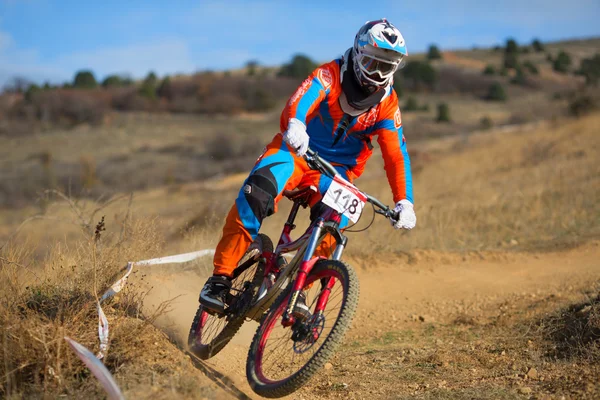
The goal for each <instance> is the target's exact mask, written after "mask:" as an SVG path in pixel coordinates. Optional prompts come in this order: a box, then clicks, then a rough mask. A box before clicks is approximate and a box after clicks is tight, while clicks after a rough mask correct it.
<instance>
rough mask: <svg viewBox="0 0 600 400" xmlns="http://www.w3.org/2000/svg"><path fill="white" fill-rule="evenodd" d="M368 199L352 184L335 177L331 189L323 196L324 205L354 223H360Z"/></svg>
mask: <svg viewBox="0 0 600 400" xmlns="http://www.w3.org/2000/svg"><path fill="white" fill-rule="evenodd" d="M366 202H367V197H366V196H365V195H364V194H363V193H361V191H360V190H358V189H357V188H356V186H354V185H352V184H351V183H350V182H348V181H346V180H344V179H342V178H340V177H337V176H336V177H334V178H333V181H332V182H331V185H330V186H329V189H327V192H326V193H325V196H323V203H325V204H327V205H328V206H329V207H331V208H333V209H334V210H336V211H337V212H339V213H341V214H344V215H345V216H346V217H348V218H349V219H350V220H351V221H352V222H354V223H356V222H358V219H359V218H360V215H361V214H362V211H363V208H364V206H365V203H366Z"/></svg>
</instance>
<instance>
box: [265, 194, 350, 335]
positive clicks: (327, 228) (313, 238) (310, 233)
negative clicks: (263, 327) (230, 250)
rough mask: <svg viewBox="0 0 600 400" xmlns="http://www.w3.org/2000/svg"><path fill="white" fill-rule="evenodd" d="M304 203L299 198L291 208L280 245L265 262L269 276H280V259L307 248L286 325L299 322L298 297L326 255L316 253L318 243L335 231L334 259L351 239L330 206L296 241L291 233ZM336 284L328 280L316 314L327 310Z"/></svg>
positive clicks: (318, 301)
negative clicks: (311, 272) (295, 316)
mask: <svg viewBox="0 0 600 400" xmlns="http://www.w3.org/2000/svg"><path fill="white" fill-rule="evenodd" d="M301 205H306V202H305V201H303V199H300V200H298V199H295V200H294V205H293V207H292V210H291V211H290V215H289V217H288V219H287V222H286V223H285V225H284V227H283V231H282V233H281V236H280V238H279V242H278V244H277V248H276V249H275V251H274V252H273V253H264V254H263V257H265V259H266V265H265V276H269V274H272V273H273V274H275V275H278V274H279V273H280V272H281V271H280V269H279V266H278V262H277V260H278V259H279V258H280V257H281V255H282V254H284V253H289V252H291V251H295V250H299V249H300V248H302V247H303V246H304V245H306V248H305V250H304V257H303V259H302V261H301V263H300V266H299V268H298V273H297V274H296V277H295V279H294V281H293V283H292V293H291V296H290V298H289V302H288V306H287V307H286V311H285V313H284V316H283V319H282V324H283V325H284V326H291V325H293V324H294V323H295V322H296V319H295V318H294V316H293V315H292V310H293V309H294V306H295V305H296V300H297V298H298V295H299V293H300V291H301V290H302V288H303V287H304V284H305V283H306V277H307V276H308V274H310V271H311V270H312V268H313V267H314V265H315V263H316V262H317V261H319V260H320V259H322V258H324V257H322V256H321V257H319V256H313V255H314V253H315V250H316V248H317V245H318V244H319V242H320V241H321V240H322V238H323V237H324V236H325V235H326V234H332V235H333V237H334V238H335V239H336V243H337V245H336V249H335V252H334V254H333V256H332V258H333V259H336V260H339V259H340V258H341V256H342V252H343V250H344V247H345V246H346V243H347V240H348V239H347V238H346V237H345V236H344V235H343V234H342V233H341V231H340V230H339V224H340V222H341V215H340V214H339V213H338V212H337V211H335V210H333V209H331V208H329V207H324V210H323V212H322V213H321V215H319V216H318V217H317V218H316V219H315V220H314V221H313V223H311V225H310V226H309V227H308V229H307V230H306V232H305V233H304V234H303V235H302V236H301V237H299V238H298V239H296V240H292V237H291V232H292V231H293V230H294V229H295V228H296V225H295V224H294V221H295V219H296V216H297V214H298V210H299V209H300V206H301ZM334 284H335V280H334V279H333V278H330V279H329V282H327V283H324V286H323V290H322V292H321V294H320V295H319V298H318V299H317V304H316V308H315V310H314V315H319V314H322V313H323V311H324V310H325V306H326V305H327V300H328V298H329V293H330V292H331V289H332V288H333V286H334Z"/></svg>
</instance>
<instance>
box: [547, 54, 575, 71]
mask: <svg viewBox="0 0 600 400" xmlns="http://www.w3.org/2000/svg"><path fill="white" fill-rule="evenodd" d="M570 66H571V56H570V55H569V54H568V53H567V52H565V51H563V50H561V51H560V53H558V55H557V56H556V59H554V61H553V63H552V69H554V70H555V71H556V72H560V73H563V74H564V73H567V72H569V67H570Z"/></svg>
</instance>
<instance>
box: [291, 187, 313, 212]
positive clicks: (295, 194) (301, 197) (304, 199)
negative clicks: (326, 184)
mask: <svg viewBox="0 0 600 400" xmlns="http://www.w3.org/2000/svg"><path fill="white" fill-rule="evenodd" d="M316 193H317V188H316V187H314V186H312V185H311V186H306V187H303V188H296V189H292V190H284V191H283V195H284V196H285V197H287V198H288V199H290V200H292V201H297V202H299V203H300V204H301V205H302V206H304V207H306V206H307V205H308V201H309V199H310V198H311V197H312V196H313V195H314V194H316Z"/></svg>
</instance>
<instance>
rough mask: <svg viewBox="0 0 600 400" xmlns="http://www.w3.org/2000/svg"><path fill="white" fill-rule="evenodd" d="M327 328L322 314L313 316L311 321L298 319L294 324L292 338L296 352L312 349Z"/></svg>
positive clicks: (300, 352)
mask: <svg viewBox="0 0 600 400" xmlns="http://www.w3.org/2000/svg"><path fill="white" fill-rule="evenodd" d="M324 328H325V317H323V315H322V314H318V315H315V316H313V317H312V318H311V319H310V320H309V321H306V322H301V321H296V323H295V324H294V325H293V326H292V331H293V332H294V333H293V334H292V340H293V341H294V346H293V348H294V352H295V353H298V354H302V353H304V352H306V351H308V350H310V349H311V348H312V347H313V346H314V344H315V343H316V342H317V341H318V340H319V337H321V333H322V332H323V329H324Z"/></svg>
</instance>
